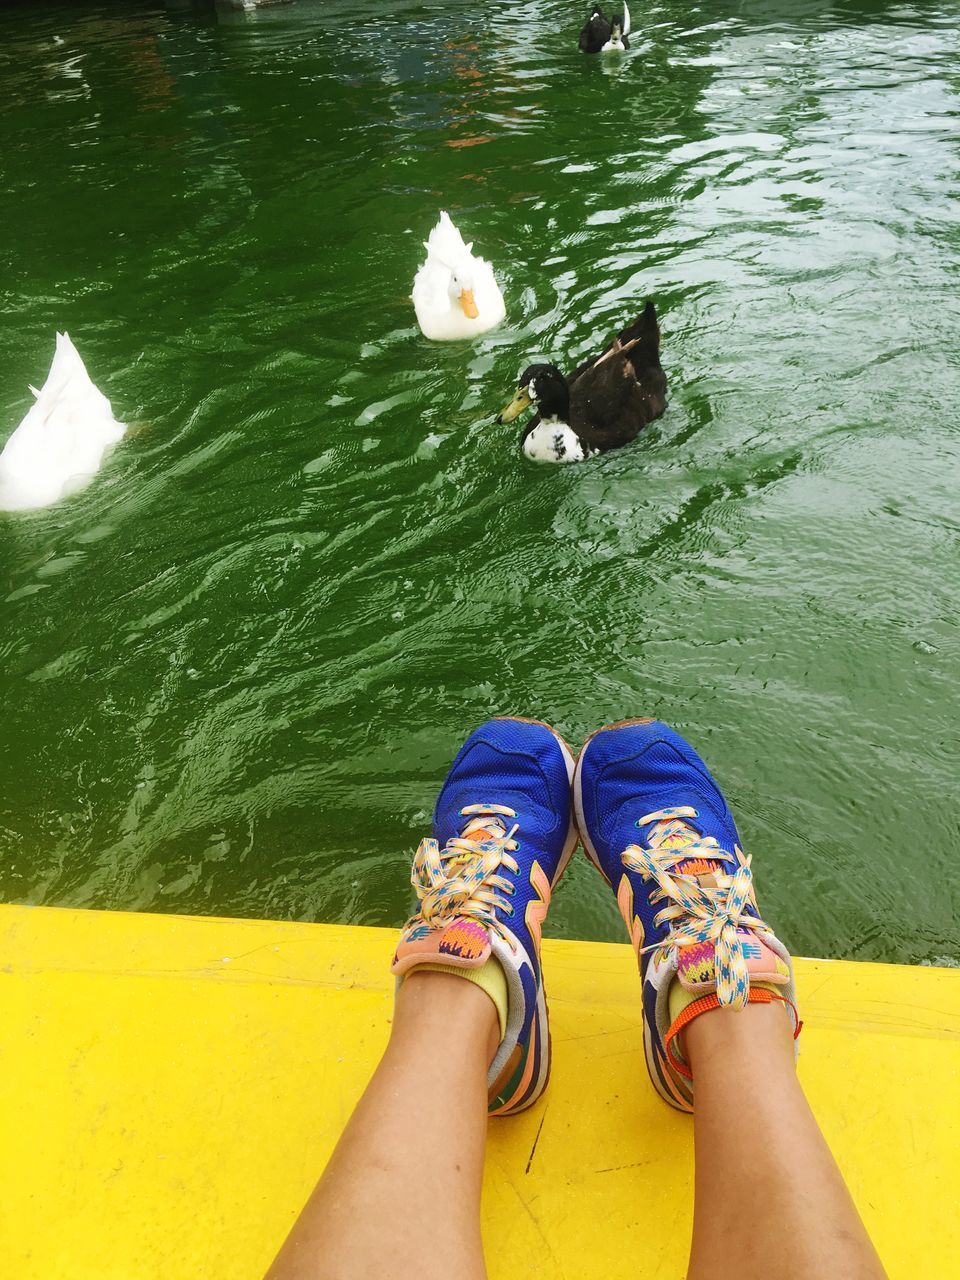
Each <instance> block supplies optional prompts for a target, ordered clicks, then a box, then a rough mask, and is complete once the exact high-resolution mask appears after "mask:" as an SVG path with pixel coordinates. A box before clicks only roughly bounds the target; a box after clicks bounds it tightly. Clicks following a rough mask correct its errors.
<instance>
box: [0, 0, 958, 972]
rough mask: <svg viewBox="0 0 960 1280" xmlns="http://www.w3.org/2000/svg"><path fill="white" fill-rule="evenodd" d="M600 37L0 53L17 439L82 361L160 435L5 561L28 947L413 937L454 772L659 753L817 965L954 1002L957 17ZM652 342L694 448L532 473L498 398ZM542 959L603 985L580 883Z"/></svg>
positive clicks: (149, 45) (0, 290)
mask: <svg viewBox="0 0 960 1280" xmlns="http://www.w3.org/2000/svg"><path fill="white" fill-rule="evenodd" d="M637 8H638V9H639V8H640V6H637ZM382 10H386V12H382ZM582 16H583V15H582V14H581V13H580V10H579V8H578V6H576V5H573V6H572V7H571V5H570V4H569V3H566V0H564V2H562V3H561V2H559V0H538V3H536V4H533V3H523V2H521V3H514V2H513V0H511V2H509V3H508V2H507V0H483V2H480V0H471V2H470V3H466V2H465V0H464V2H459V0H450V2H444V3H442V4H441V3H439V2H438V3H433V4H423V3H405V4H403V3H394V4H391V5H385V6H379V7H375V9H374V10H371V9H370V8H369V7H366V8H364V7H362V6H361V8H360V9H358V8H357V6H356V5H355V4H352V3H351V4H345V3H330V0H325V2H322V3H321V2H319V0H317V2H314V0H299V2H298V3H296V4H293V5H289V6H283V7H277V8H270V9H265V10H262V11H260V12H256V13H252V14H232V13H219V14H218V12H217V11H216V10H215V9H213V8H212V7H196V6H174V5H172V4H171V5H170V6H169V7H168V8H166V9H165V8H163V7H162V6H159V5H149V4H131V5H105V4H103V5H96V4H72V5H66V4H62V5H46V4H34V5H31V6H29V7H25V6H14V7H12V8H3V9H0V177H2V183H0V228H2V236H0V241H2V250H0V252H2V255H3V270H2V272H0V441H3V440H5V439H6V436H7V435H8V434H9V432H10V431H11V430H12V429H13V427H14V426H15V425H16V423H17V422H18V421H19V419H20V418H21V417H22V415H23V413H24V412H25V410H26V407H27V403H28V393H27V384H28V383H29V382H34V383H36V382H38V380H40V379H42V378H43V376H44V375H45V372H46V367H47V365H48V362H49V359H50V357H51V355H52V350H53V335H54V331H55V329H57V328H61V329H62V328H66V329H68V330H69V331H70V334H71V336H72V337H73V339H74V340H75V341H76V343H77V344H78V346H79V348H80V350H81V352H82V353H83V355H84V356H85V358H86V360H87V363H88V366H89V368H90V371H91V373H92V374H93V376H94V377H95V379H96V380H97V381H98V382H99V383H100V385H101V386H102V387H103V389H104V391H105V392H106V393H107V394H108V395H109V396H110V397H111V399H112V400H113V403H114V407H115V410H116V412H117V415H118V417H120V418H122V419H124V420H126V421H132V422H136V423H137V424H138V429H137V430H136V431H135V432H134V433H132V434H131V435H130V436H129V437H128V439H126V440H125V441H124V442H123V443H122V444H121V445H120V447H119V448H118V449H117V450H116V452H115V453H114V454H113V455H112V457H111V458H110V460H109V461H108V462H107V464H106V466H105V468H104V469H103V471H102V472H101V474H100V475H99V476H98V478H97V479H96V481H95V482H94V483H93V484H92V485H91V486H90V487H89V488H88V489H87V490H86V491H85V492H84V493H82V494H80V495H78V496H76V497H75V498H72V499H70V500H69V501H67V502H65V503H63V504H61V505H60V506H58V507H55V508H53V509H51V510H48V511H45V512H40V513H37V514H33V515H25V516H19V517H16V518H14V517H11V516H0V715H2V726H0V898H2V899H5V900H12V901H25V902H33V903H40V902H44V903H51V904H58V905H80V906H101V907H114V908H142V909H148V910H169V911H193V912H205V913H223V914H240V915H264V916H279V917H286V916H293V917H303V918H311V919H313V918H316V919H322V920H344V921H350V922H355V923H380V924H388V923H397V922H399V921H400V920H401V919H402V918H403V916H404V915H405V913H406V910H407V906H408V902H409V888H408V885H407V866H408V863H409V858H410V855H411V853H412V850H413V848H414V847H415V845H416V842H417V840H418V839H419V837H420V835H421V834H423V832H424V831H425V827H426V823H427V821H428V818H429V812H430V808H431V804H432V799H433V796H434V793H435V790H436V787H437V785H438V782H439V780H440V778H441V777H442V774H443V772H444V770H445V768H446V766H447V764H448V763H449V761H450V759H451V758H452V756H453V754H454V752H455V750H456V748H457V746H458V745H459V742H460V741H461V739H462V738H463V736H464V735H465V734H466V732H467V731H468V730H469V729H470V728H471V727H473V725H475V724H476V723H478V722H479V721H481V720H483V719H484V718H486V717H487V716H489V715H492V714H498V713H505V712H519V713H521V714H526V715H531V716H536V717H539V718H544V719H547V720H550V721H551V722H552V723H553V724H555V725H556V726H557V728H558V729H560V730H561V731H562V732H563V733H564V734H565V735H567V737H568V738H569V740H570V741H571V742H572V743H573V744H574V745H575V746H577V745H579V743H580V741H582V739H583V737H584V736H585V735H586V734H587V733H588V732H589V731H590V730H591V729H593V728H595V727H596V726H597V725H598V724H600V723H602V722H604V721H606V720H610V719H617V718H621V717H623V716H629V715H638V714H656V715H659V716H661V717H663V718H665V719H668V720H670V721H671V722H673V723H674V724H675V725H676V726H677V727H678V728H680V729H681V731H683V732H685V733H687V734H688V735H689V736H690V737H691V739H692V740H693V741H694V743H695V744H696V745H697V746H698V747H699V748H700V749H701V750H702V751H703V752H704V753H705V754H706V756H707V758H708V760H709V761H710V762H711V763H712V764H713V766H714V767H715V769H716V771H717V773H718V775H719V777H720V779H721V781H722V782H723V784H724V785H725V787H726V788H727V789H728V791H729V793H730V795H731V799H732V802H733V805H734V808H735V810H736V811H737V813H738V815H739V816H740V819H741V828H742V833H743V835H744V838H745V843H746V845H747V848H748V849H750V850H751V851H752V852H753V853H754V857H755V864H756V871H757V880H758V885H759V892H760V896H761V903H762V905H763V908H764V914H765V916H766V917H767V918H768V919H769V920H770V921H771V922H772V923H774V924H775V925H776V926H777V927H778V929H779V930H780V932H781V933H782V935H783V936H784V938H785V940H786V941H787V942H788V943H789V944H790V945H791V946H792V947H794V948H795V949H796V950H798V951H799V952H803V953H813V954H819V955H836V956H840V955H843V956H852V957H857V958H864V959H866V958H870V959H882V960H898V961H919V960H931V959H932V960H936V959H947V960H950V959H953V960H956V959H957V958H958V956H960V938H958V926H957V911H956V888H955V886H956V877H955V875H954V874H953V863H954V861H955V856H956V854H955V850H956V846H957V826H958V818H957V804H956V802H957V783H956V778H957V768H958V763H960V730H958V729H957V725H956V719H957V715H956V707H957V693H958V684H960V668H958V658H960V634H958V627H957V623H958V606H957V603H956V600H957V583H958V567H957V565H958V550H960V547H958V534H960V514H958V506H957V497H956V495H957V489H958V478H960V437H958V434H957V425H956V424H957V417H958V400H960V396H958V388H960V369H958V365H960V355H958V344H957V333H958V320H960V304H958V297H960V213H958V209H960V205H958V203H957V194H958V185H960V184H958V179H960V130H958V118H960V117H958V113H960V72H958V67H960V35H958V21H957V19H958V8H957V6H956V5H955V4H948V3H944V2H942V0H941V2H940V3H930V4H927V3H924V4H908V3H903V4H885V3H863V4H853V3H848V4H831V5H827V4H813V3H802V2H801V3H796V2H794V3H790V4H785V3H783V4H781V3H773V2H770V3H762V2H758V0H749V2H748V0H741V2H739V3H732V2H729V0H728V2H726V3H724V2H723V0H710V3H703V4H693V3H679V2H677V3H674V2H672V0H660V2H659V3H658V2H657V0H653V3H650V4H646V5H644V6H643V12H642V14H640V13H637V14H635V28H636V30H635V40H634V50H633V52H632V53H631V54H630V55H629V56H628V57H626V58H623V59H619V60H617V59H614V60H613V61H609V60H607V61H604V60H601V59H594V60H592V61H591V60H588V59H585V58H583V57H582V56H580V55H579V54H578V53H577V50H576V35H577V30H578V28H579V25H580V22H581V21H582ZM358 19H362V21H359V22H358ZM440 207H446V208H448V209H449V210H450V211H451V213H452V214H453V216H454V217H455V219H456V220H457V221H458V222H459V223H460V224H461V226H462V228H463V230H464V232H465V234H466V235H467V238H468V239H474V240H475V241H476V247H477V250H478V251H479V252H482V253H483V254H484V255H485V256H487V257H489V258H490V259H492V261H493V263H494V264H495V266H496V269H497V272H498V275H499V277H500V280H501V283H502V286H503V289H504V293H505V296H506V299H507V308H508V318H507V322H506V323H505V324H504V325H503V326H502V328H500V329H499V330H497V331H495V332H492V333H489V334H487V335H485V336H484V337H482V338H480V339H479V340H478V341H476V342H475V343H473V344H453V345H438V344H431V343H429V342H427V341H425V340H424V339H423V338H422V337H421V336H420V334H419V332H418V330H417V328H416V326H415V323H414V317H413V310H412V307H411V305H410V302H409V292H410V288H411V285H412V281H413V276H414V272H415V270H416V267H417V265H418V263H419V261H420V257H421V252H422V251H421V240H422V239H423V238H424V237H425V236H426V233H427V231H428V230H429V228H430V226H431V224H432V222H433V220H434V219H435V217H436V212H437V210H438V209H439V208H440ZM648 296H650V297H653V298H654V299H655V300H656V302H657V305H658V308H659V310H660V312H661V317H662V327H663V334H664V363H665V366H666V368H667V371H668V375H669V378H670V383H671V403H670V407H669V408H668V410H667V413H666V415H665V416H664V417H663V418H662V419H661V421H660V422H659V423H658V424H656V426H655V427H653V428H652V429H651V430H650V431H649V432H648V433H646V434H645V436H644V437H643V438H642V439H641V440H640V441H639V442H638V443H637V444H636V445H635V446H633V447H631V448H628V449H625V450H623V451H621V452H618V453H615V454H611V455H608V456H606V457H604V458H601V459H598V460H596V461H594V462H592V463H590V464H589V465H586V466H582V467H579V468H577V467H571V468H569V469H542V468H540V469H538V468H536V467H534V466H533V465H531V464H528V463H526V462H524V461H522V460H521V459H520V458H519V456H518V453H517V450H516V439H517V433H516V432H515V429H514V428H513V427H497V426H496V425H495V424H494V423H493V420H492V415H493V414H494V413H495V412H496V410H497V409H498V408H499V407H500V406H501V404H502V403H504V401H505V399H506V398H507V396H508V394H509V392H510V391H511V389H512V385H513V381H514V379H515V376H516V374H517V371H518V369H520V368H521V367H523V366H524V365H525V364H527V363H528V362H529V361H530V360H532V359H535V358H543V357H549V358H553V359H556V360H557V361H558V362H559V363H566V362H572V361H574V360H576V359H579V358H581V357H582V356H584V355H585V354H587V353H589V352H591V351H593V350H596V349H598V348H599V346H600V345H601V343H603V342H604V340H605V339H606V337H607V336H608V335H609V334H610V332H612V331H613V330H614V329H616V328H617V327H619V325H620V324H621V323H622V322H623V321H625V320H626V319H628V318H631V317H632V316H633V315H634V314H635V313H636V312H637V311H638V310H639V309H640V307H641V306H642V303H643V300H644V299H645V298H646V297H648ZM549 927H550V930H551V931H552V932H553V933H555V934H562V935H566V936H587V937H598V938H619V937H620V936H621V926H620V923H619V919H618V917H617V916H616V913H615V910H614V907H613V903H612V900H611V899H610V897H609V893H608V891H607V890H606V889H605V888H604V887H603V886H602V885H601V883H600V881H599V879H598V877H597V876H596V874H595V873H594V872H593V871H592V870H591V868H590V867H589V866H588V865H587V864H586V863H585V861H583V860H579V861H575V863H574V864H573V867H572V869H571V873H570V875H569V878H568V880H567V881H566V882H565V883H564V886H563V888H562V890H561V891H560V892H559V894H558V896H557V899H556V904H555V907H554V909H553V911H552V912H551V917H550V921H549Z"/></svg>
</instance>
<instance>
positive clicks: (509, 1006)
mask: <svg viewBox="0 0 960 1280" xmlns="http://www.w3.org/2000/svg"><path fill="white" fill-rule="evenodd" d="M572 772H573V758H572V756H571V755H570V752H569V750H568V749H567V747H566V745H565V744H564V743H563V742H562V740H561V739H560V738H559V737H558V736H557V735H556V734H555V733H554V732H553V731H552V730H551V729H549V728H548V727H547V726H545V725H541V724H537V723H534V722H530V721H520V720H494V721H490V722H488V723H487V724H486V725H483V726H481V728H480V729H478V730H477V731H476V732H475V733H473V734H472V735H471V736H470V738H468V740H467V742H466V744H465V745H464V747H463V748H462V750H461V751H460V753H459V754H458V756H457V758H456V760H455V761H454V763H453V766H452V768H451V770H450V773H449V775H448V777H447V780H446V782H445V784H444V787H443V789H442V790H441V793H440V796H439V798H438V801H437V807H436V810H435V812H434V820H433V837H432V838H431V839H428V840H424V841H423V842H422V843H421V845H420V848H419V849H418V851H417V855H416V857H415V859H414V866H413V874H412V877H411V879H412V880H413V884H414V887H415V889H416V892H417V897H418V910H417V914H416V915H415V916H414V917H413V918H412V919H411V920H410V921H408V923H407V925H406V926H405V928H404V930H403V933H402V934H401V938H400V942H399V945H398V947H397V953H396V956H395V957H394V963H393V972H394V973H395V974H396V975H397V977H398V978H399V979H400V985H399V990H398V993H397V1008H396V1017H395V1020H394V1028H393V1033H392V1035H391V1038H390V1043H389V1046H388V1048H387V1051H386V1053H385V1055H384V1058H383V1061H382V1062H381V1064H380V1066H379V1067H378V1069H377V1071H376V1073H375V1075H374V1077H373V1079H372V1080H371V1082H370V1085H369V1086H368V1088H367V1091H366V1093H365V1094H364V1096H363V1098H362V1099H361V1101H360V1103H359V1105H358V1107H357V1109H356V1111H355V1113H354V1115H353V1117H352V1119H351V1121H350V1123H349V1124H348V1126H347V1129H346V1130H345V1132H344V1134H343V1137H342V1138H341V1140H340V1143H339V1144H338V1146H337V1149H336V1151H335V1152H334V1155H333V1157H332V1158H331V1161H330V1164H329V1166H328V1168H327V1170H326V1172H325V1173H324V1175H323V1177H322V1178H321V1180H320V1182H319V1184H318V1186H317V1188H316V1190H315V1191H314V1194H313V1196H312V1197H311V1199H310V1201H309V1203H308V1204H307V1206H306V1208H305V1209H304V1211H303V1213H302V1214H301V1216H300V1218H299V1219H298V1221H297V1223H296V1225H295V1227H294V1229H293V1231H292V1232H291V1235H290V1237H289V1239H288V1241H287V1242H286V1243H285V1244H284V1246H283V1248H282V1249H281V1251H280V1254H279V1255H278V1257H277V1259H276V1261H275V1262H274V1264H273V1267H272V1268H271V1270H270V1272H269V1274H268V1280H367V1277H373V1276H378V1277H379V1276H383V1275H385V1274H389V1275H390V1276H391V1277H396V1278H397V1280H404V1278H405V1277H406V1276H408V1275H409V1276H410V1277H413V1276H417V1277H418V1278H419V1277H427V1278H428V1280H431V1278H432V1277H437V1278H438V1280H439V1277H440V1276H441V1274H442V1275H443V1276H444V1277H446V1276H448V1275H451V1274H453V1275H463V1276H464V1277H466V1278H467V1280H482V1277H483V1276H484V1274H485V1272H484V1270H483V1255H482V1249H481V1245H480V1229H479V1201H480V1182H481V1175H482V1168H483V1144H484V1134H485V1127H486V1114H487V1111H488V1110H489V1112H490V1113H491V1114H494V1115H505V1114H508V1113H510V1112H513V1111H517V1110H520V1109H522V1108H523V1107H526V1106H529V1105H531V1103H533V1102H534V1101H535V1100H536V1099H537V1097H539V1095H540V1093H541V1092H542V1090H543V1089H544V1087H545V1085H546V1082H547V1077H548V1073H549V1051H550V1040H549V1032H548V1026H547V1007H546V1000H545V997H544V991H543V983H542V979H541V974H540V930H541V926H542V923H543V920H544V918H545V916H546V913H547V907H548V904H549V901H550V896H551V893H552V891H553V889H554V887H555V886H556V884H557V882H558V881H559V879H560V876H561V875H562V874H563V872H564V870H565V868H566V865H567V863H568V861H569V859H570V856H571V855H572V853H573V850H574V848H575V847H576V830H575V827H574V826H573V822H572V816H571V804H570V777H571V775H572ZM438 968H439V969H440V972H437V969H438ZM465 978H467V979H469V981H465V980H464V979H465ZM477 984H480V985H477ZM481 987H482V989H481ZM438 1206H442V1211H440V1210H439V1209H438ZM441 1220H442V1221H441Z"/></svg>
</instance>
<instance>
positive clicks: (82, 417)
mask: <svg viewBox="0 0 960 1280" xmlns="http://www.w3.org/2000/svg"><path fill="white" fill-rule="evenodd" d="M30 390H31V391H32V392H33V394H34V395H35V396H36V402H35V403H34V404H33V405H31V407H30V409H29V411H28V412H27V416H26V417H25V418H24V420H23V421H22V422H21V423H20V425H19V427H17V429H16V431H14V433H13V435H12V436H11V437H10V439H9V440H8V441H7V443H6V446H5V448H4V450H3V452H2V453H0V509H2V510H4V511H27V510H30V509H31V508H34V507H48V506H50V505H51V503H54V502H56V501H57V500H58V499H60V498H63V497H65V496H66V495H67V494H69V493H74V492H75V491H76V490H77V489H80V488H82V487H83V486H84V484H86V482H87V481H88V480H89V479H90V477H91V476H92V475H93V474H94V473H95V472H96V470H97V468H98V467H99V466H100V463H101V462H102V461H103V455H104V454H105V453H106V452H107V450H108V449H109V448H110V446H111V445H114V444H116V443H117V441H118V440H119V439H121V437H122V436H123V433H124V432H125V431H126V429H127V428H126V426H125V425H124V423H122V422H117V420H116V419H115V418H114V416H113V412H112V410H111V408H110V401H109V400H108V399H107V397H106V396H105V395H104V394H103V393H102V392H101V391H98V390H97V388H96V387H95V386H94V384H93V382H92V381H91V379H90V375H89V374H88V373H87V371H86V368H85V367H84V364H83V361H82V360H81V359H80V354H79V352H78V351H77V349H76V347H75V346H74V345H73V343H72V342H71V341H70V338H69V335H68V334H66V333H58V334H57V350H56V353H55V354H54V357H53V364H52V365H51V366H50V372H49V373H48V374H47V380H46V382H45V383H44V384H43V387H42V388H41V390H39V391H37V390H36V389H35V388H34V387H31V388H30Z"/></svg>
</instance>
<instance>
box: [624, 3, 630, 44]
mask: <svg viewBox="0 0 960 1280" xmlns="http://www.w3.org/2000/svg"><path fill="white" fill-rule="evenodd" d="M623 34H624V35H625V36H628V35H629V34H630V10H629V9H628V8H627V0H623Z"/></svg>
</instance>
